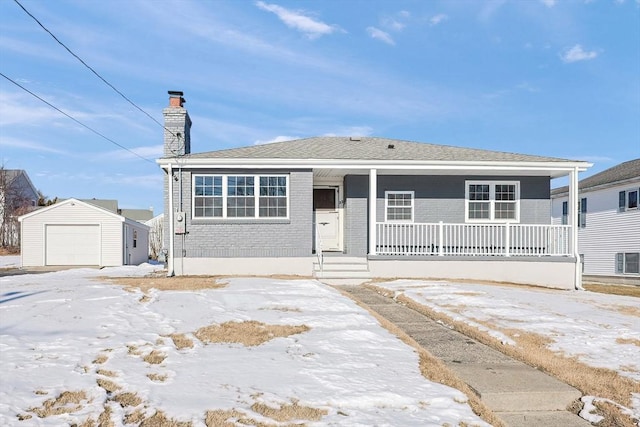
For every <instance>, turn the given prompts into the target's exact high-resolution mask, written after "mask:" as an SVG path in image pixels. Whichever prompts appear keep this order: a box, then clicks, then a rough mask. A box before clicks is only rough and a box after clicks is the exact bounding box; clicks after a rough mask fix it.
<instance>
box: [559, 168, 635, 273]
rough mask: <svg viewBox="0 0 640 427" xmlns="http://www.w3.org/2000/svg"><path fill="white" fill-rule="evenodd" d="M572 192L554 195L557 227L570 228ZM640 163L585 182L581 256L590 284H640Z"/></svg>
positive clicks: (561, 190) (582, 188) (565, 189)
mask: <svg viewBox="0 0 640 427" xmlns="http://www.w3.org/2000/svg"><path fill="white" fill-rule="evenodd" d="M568 191H569V189H568V187H562V188H556V189H554V190H552V192H551V198H552V217H553V223H554V224H566V223H567V215H568V211H569V207H568V197H569V196H568ZM639 198H640V159H635V160H630V161H628V162H624V163H620V164H619V165H617V166H614V167H612V168H610V169H607V170H605V171H602V172H600V173H597V174H595V175H593V176H590V177H588V178H585V179H583V180H581V181H580V183H579V199H580V202H579V210H578V216H579V221H578V223H579V226H580V231H579V233H578V234H579V245H578V247H579V253H580V256H581V257H582V258H583V273H584V277H585V279H589V280H600V281H602V280H605V281H609V282H629V283H636V284H640V208H639V203H640V202H639Z"/></svg>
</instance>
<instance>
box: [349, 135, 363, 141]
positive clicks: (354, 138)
mask: <svg viewBox="0 0 640 427" xmlns="http://www.w3.org/2000/svg"><path fill="white" fill-rule="evenodd" d="M349 139H350V140H351V141H362V137H360V136H352V137H351V138H349Z"/></svg>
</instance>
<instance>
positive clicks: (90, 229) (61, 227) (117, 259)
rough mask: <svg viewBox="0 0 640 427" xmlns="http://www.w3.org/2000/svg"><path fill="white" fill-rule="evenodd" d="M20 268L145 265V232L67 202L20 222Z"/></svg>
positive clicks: (133, 224)
mask: <svg viewBox="0 0 640 427" xmlns="http://www.w3.org/2000/svg"><path fill="white" fill-rule="evenodd" d="M20 223H21V230H22V233H21V236H22V245H21V246H22V253H21V257H22V266H23V267H33V266H59V265H60V266H78V265H89V266H119V265H128V264H140V263H142V262H146V261H147V259H148V253H149V251H148V245H149V241H148V238H149V237H148V234H149V227H148V226H146V225H144V224H141V223H139V222H136V221H133V220H129V219H127V218H125V217H123V216H121V215H117V214H115V213H113V212H110V211H108V210H106V209H104V208H101V207H99V206H96V205H92V204H90V203H86V202H83V201H80V200H76V199H68V200H65V201H63V202H59V203H56V204H54V205H51V206H48V207H46V208H43V209H40V210H37V211H34V212H31V213H30V214H27V215H24V216H22V217H20Z"/></svg>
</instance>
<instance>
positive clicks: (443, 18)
mask: <svg viewBox="0 0 640 427" xmlns="http://www.w3.org/2000/svg"><path fill="white" fill-rule="evenodd" d="M447 19H449V17H448V16H447V15H445V14H444V13H439V14H437V15H435V16H432V17H431V18H429V25H431V26H434V25H438V24H440V23H442V22H443V21H446V20H447Z"/></svg>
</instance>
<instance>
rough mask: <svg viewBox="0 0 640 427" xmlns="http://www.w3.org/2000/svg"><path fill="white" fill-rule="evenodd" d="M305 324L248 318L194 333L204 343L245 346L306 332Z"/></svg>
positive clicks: (205, 328)
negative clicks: (265, 321) (262, 321)
mask: <svg viewBox="0 0 640 427" xmlns="http://www.w3.org/2000/svg"><path fill="white" fill-rule="evenodd" d="M309 329H310V328H309V327H308V326H306V325H295V326H291V325H267V324H265V323H261V322H257V321H255V320H249V321H246V322H226V323H223V324H221V325H210V326H205V327H203V328H200V329H198V330H197V331H196V332H195V333H194V335H195V337H196V338H198V339H199V340H200V341H202V342H203V343H205V344H213V343H240V344H243V345H245V346H247V347H253V346H258V345H260V344H264V343H265V342H267V341H270V340H272V339H274V338H280V337H288V336H290V335H295V334H301V333H303V332H307V331H308V330H309Z"/></svg>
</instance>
